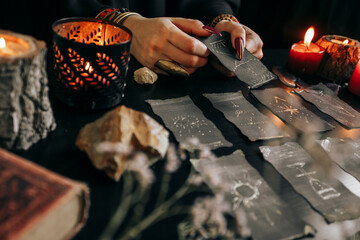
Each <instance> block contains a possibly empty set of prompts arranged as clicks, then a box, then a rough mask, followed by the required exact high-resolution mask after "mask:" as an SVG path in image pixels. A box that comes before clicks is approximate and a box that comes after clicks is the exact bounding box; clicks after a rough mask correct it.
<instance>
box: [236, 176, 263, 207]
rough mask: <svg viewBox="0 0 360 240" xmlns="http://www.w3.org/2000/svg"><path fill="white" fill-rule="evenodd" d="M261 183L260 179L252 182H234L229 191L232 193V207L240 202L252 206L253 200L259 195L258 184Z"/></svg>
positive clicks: (237, 205)
mask: <svg viewBox="0 0 360 240" xmlns="http://www.w3.org/2000/svg"><path fill="white" fill-rule="evenodd" d="M261 183H262V182H261V180H260V179H258V180H257V181H256V182H255V183H254V184H251V183H249V182H242V181H241V180H238V181H236V182H234V185H233V186H232V188H231V193H232V194H233V195H234V199H233V203H234V205H233V206H234V209H236V208H238V207H239V206H240V204H243V205H244V206H245V207H247V208H249V207H252V206H253V205H254V203H253V201H254V200H256V199H257V198H258V197H259V196H260V191H259V186H260V185H261Z"/></svg>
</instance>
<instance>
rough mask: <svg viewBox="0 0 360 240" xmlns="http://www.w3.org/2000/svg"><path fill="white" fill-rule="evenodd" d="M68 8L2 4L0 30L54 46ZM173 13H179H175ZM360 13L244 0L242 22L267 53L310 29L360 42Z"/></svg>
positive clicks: (329, 2)
mask: <svg viewBox="0 0 360 240" xmlns="http://www.w3.org/2000/svg"><path fill="white" fill-rule="evenodd" d="M68 1H71V0H68ZM65 5H66V0H65V1H64V0H54V1H47V0H35V1H28V0H17V1H9V0H6V2H5V1H2V6H1V7H0V29H8V30H12V31H15V32H19V33H24V34H30V35H33V36H35V37H36V38H38V39H42V40H45V41H46V42H48V43H50V42H51V24H52V23H53V22H54V21H56V20H57V19H60V18H63V17H67V16H68V13H67V11H66V9H65ZM174 5H175V4H174ZM169 10H170V12H171V13H176V10H175V9H169ZM199 11H200V10H199ZM359 11H360V1H359V0H341V1H340V0H317V1H311V0H295V1H289V0H277V1H269V0H243V1H242V3H241V9H240V13H239V16H238V18H239V20H240V22H241V23H244V24H245V25H247V26H249V27H250V28H252V29H253V30H255V31H256V32H257V33H258V34H259V35H260V37H261V38H262V39H263V42H264V48H265V49H273V48H289V47H290V46H291V44H292V43H294V42H298V41H300V40H301V39H303V37H304V34H305V31H306V29H307V28H308V27H310V26H314V27H315V30H316V33H315V34H316V35H315V38H314V40H317V39H318V38H320V37H321V36H322V35H324V34H338V35H344V36H348V37H351V38H355V39H358V40H359V39H360V14H359Z"/></svg>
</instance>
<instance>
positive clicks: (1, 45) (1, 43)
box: [0, 38, 6, 48]
mask: <svg viewBox="0 0 360 240" xmlns="http://www.w3.org/2000/svg"><path fill="white" fill-rule="evenodd" d="M5 47H6V42H5V39H4V38H0V48H5Z"/></svg>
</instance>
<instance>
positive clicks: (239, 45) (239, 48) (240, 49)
mask: <svg viewBox="0 0 360 240" xmlns="http://www.w3.org/2000/svg"><path fill="white" fill-rule="evenodd" d="M241 39H242V38H241V37H238V38H236V39H235V49H236V54H237V55H238V57H239V59H240V60H242V58H243V54H244V53H243V44H242V41H241ZM240 41H241V42H240Z"/></svg>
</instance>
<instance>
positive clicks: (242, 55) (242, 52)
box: [240, 37, 245, 59]
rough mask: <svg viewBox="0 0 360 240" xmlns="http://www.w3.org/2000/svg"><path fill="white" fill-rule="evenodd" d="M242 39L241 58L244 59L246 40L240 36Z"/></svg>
mask: <svg viewBox="0 0 360 240" xmlns="http://www.w3.org/2000/svg"><path fill="white" fill-rule="evenodd" d="M240 40H241V59H243V57H244V52H245V41H244V39H243V38H242V37H240Z"/></svg>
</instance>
